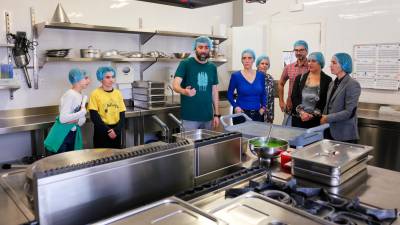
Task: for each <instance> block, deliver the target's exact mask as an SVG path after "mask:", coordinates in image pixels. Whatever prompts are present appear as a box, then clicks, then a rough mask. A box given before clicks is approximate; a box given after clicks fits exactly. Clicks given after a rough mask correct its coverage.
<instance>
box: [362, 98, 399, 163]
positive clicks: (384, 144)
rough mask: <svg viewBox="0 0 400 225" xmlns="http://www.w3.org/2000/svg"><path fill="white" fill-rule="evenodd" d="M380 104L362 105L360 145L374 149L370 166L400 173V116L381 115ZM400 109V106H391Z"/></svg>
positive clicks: (395, 112) (395, 113) (394, 114)
mask: <svg viewBox="0 0 400 225" xmlns="http://www.w3.org/2000/svg"><path fill="white" fill-rule="evenodd" d="M380 107H381V105H379V104H368V103H361V104H360V106H359V110H358V112H357V113H358V130H359V133H360V140H359V141H358V143H360V144H363V145H371V146H373V147H374V150H373V152H372V155H373V156H374V158H373V159H372V160H371V161H370V162H369V164H370V165H373V166H377V167H381V168H385V169H390V170H396V171H400V164H399V162H400V154H399V150H400V116H399V114H398V112H397V111H394V113H392V114H389V113H379V108H380ZM391 107H392V108H394V109H399V106H391Z"/></svg>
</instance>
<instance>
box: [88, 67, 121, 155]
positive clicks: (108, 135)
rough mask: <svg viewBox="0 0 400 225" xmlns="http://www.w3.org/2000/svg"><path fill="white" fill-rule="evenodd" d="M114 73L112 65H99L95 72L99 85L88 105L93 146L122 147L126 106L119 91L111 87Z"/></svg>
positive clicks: (91, 95)
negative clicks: (92, 130) (92, 125)
mask: <svg viewBox="0 0 400 225" xmlns="http://www.w3.org/2000/svg"><path fill="white" fill-rule="evenodd" d="M115 73H116V72H115V70H114V69H113V68H112V67H100V68H99V69H98V70H97V72H96V76H97V80H99V81H100V82H101V86H100V87H98V88H96V89H95V90H94V91H93V92H92V93H91V94H90V98H89V105H88V110H89V112H90V119H91V120H92V122H93V124H94V134H93V145H94V148H121V147H122V143H121V134H122V133H123V132H122V129H124V123H125V111H126V107H125V104H124V101H123V97H122V94H121V92H120V91H119V90H116V89H114V88H113V84H114V82H115Z"/></svg>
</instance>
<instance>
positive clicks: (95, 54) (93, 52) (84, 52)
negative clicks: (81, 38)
mask: <svg viewBox="0 0 400 225" xmlns="http://www.w3.org/2000/svg"><path fill="white" fill-rule="evenodd" d="M81 57H82V58H100V57H101V51H100V50H99V49H94V48H93V47H92V46H89V47H88V48H83V49H81Z"/></svg>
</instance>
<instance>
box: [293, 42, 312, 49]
mask: <svg viewBox="0 0 400 225" xmlns="http://www.w3.org/2000/svg"><path fill="white" fill-rule="evenodd" d="M299 45H301V46H303V47H304V48H305V49H306V51H308V44H307V42H306V41H303V40H298V41H296V42H295V43H294V45H293V48H296V47H297V46H299Z"/></svg>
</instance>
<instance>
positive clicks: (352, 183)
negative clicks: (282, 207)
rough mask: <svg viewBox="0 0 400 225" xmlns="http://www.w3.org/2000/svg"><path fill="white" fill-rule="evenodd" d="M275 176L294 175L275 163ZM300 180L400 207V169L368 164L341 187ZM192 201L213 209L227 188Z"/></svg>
mask: <svg viewBox="0 0 400 225" xmlns="http://www.w3.org/2000/svg"><path fill="white" fill-rule="evenodd" d="M272 175H273V177H274V178H277V179H280V180H282V181H288V180H289V179H290V178H292V176H291V174H288V173H286V172H283V171H281V169H280V167H279V166H277V165H275V166H273V172H272ZM262 179H265V175H261V176H258V177H255V178H253V180H255V181H261V180H262ZM296 179H297V183H298V184H299V185H300V186H305V187H322V188H326V189H327V190H328V191H329V192H330V193H332V194H335V195H339V196H342V197H345V198H348V199H354V198H355V197H358V198H359V199H360V201H361V202H362V203H363V204H366V205H370V206H374V207H378V208H385V209H394V208H397V209H400V196H399V195H398V191H397V187H398V185H400V173H399V172H395V171H390V170H386V169H381V168H378V167H374V166H367V173H360V174H359V175H358V176H356V177H354V178H353V179H351V180H349V181H347V182H345V183H344V184H342V185H341V186H338V187H334V188H328V187H325V186H323V185H320V184H317V183H313V182H310V181H305V180H302V179H298V178H296ZM247 184H248V180H246V181H243V182H241V183H236V184H233V185H231V186H230V187H234V188H241V187H244V186H246V185H247ZM189 202H190V203H191V204H193V205H194V206H196V207H199V208H201V209H203V210H205V211H209V210H210V209H212V208H214V207H215V206H218V205H221V204H222V203H224V202H225V191H224V190H217V191H214V192H213V193H209V194H206V195H204V196H200V197H198V198H196V199H193V200H191V201H189ZM393 224H397V225H399V224H400V219H397V220H396V221H395V222H394V223H393Z"/></svg>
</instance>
